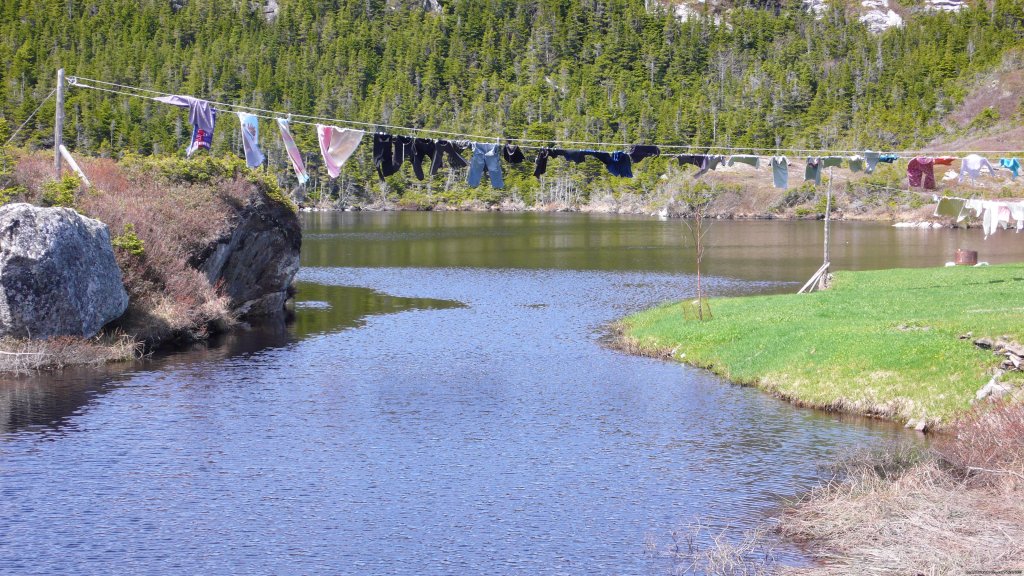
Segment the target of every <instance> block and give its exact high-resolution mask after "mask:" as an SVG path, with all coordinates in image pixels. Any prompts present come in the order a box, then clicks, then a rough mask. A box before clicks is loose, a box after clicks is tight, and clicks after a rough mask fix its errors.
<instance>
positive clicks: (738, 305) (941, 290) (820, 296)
mask: <svg viewBox="0 0 1024 576" xmlns="http://www.w3.org/2000/svg"><path fill="white" fill-rule="evenodd" d="M711 311H712V313H713V315H714V318H713V319H712V320H706V321H704V322H698V321H696V320H689V319H684V315H683V309H682V307H681V305H680V304H679V303H675V304H668V305H664V306H660V307H658V308H654V309H651V310H646V311H644V312H641V313H639V314H635V315H633V316H630V317H628V318H626V319H624V320H623V321H622V328H623V338H624V339H625V341H626V344H627V345H629V346H631V347H633V348H634V349H639V350H641V351H645V352H649V353H655V352H658V351H666V350H673V352H672V356H673V357H674V358H676V359H678V360H680V361H683V362H686V363H689V364H692V365H695V366H701V367H707V368H710V369H711V370H713V371H714V372H716V373H718V374H720V375H722V376H724V377H726V378H729V379H730V380H733V381H735V382H739V383H744V384H754V385H757V386H758V387H761V388H764V389H766V390H769V391H771V392H773V393H776V394H779V395H780V396H783V397H785V398H788V399H791V400H793V401H795V402H797V403H800V404H805V405H809V406H816V407H821V408H830V409H838V410H845V411H850V412H858V413H868V414H874V415H878V416H883V417H888V418H893V419H896V420H901V421H905V420H907V419H910V418H915V419H921V418H926V419H928V420H929V421H931V422H938V421H949V420H950V418H951V417H954V416H956V415H957V414H959V413H962V412H964V411H966V410H967V409H968V408H969V407H970V401H971V399H972V398H973V397H974V394H975V392H976V391H977V390H978V389H979V388H981V387H982V386H983V385H984V384H985V383H986V382H987V381H988V379H989V378H990V377H991V374H990V371H991V369H992V368H994V367H996V366H998V365H999V362H1000V360H1001V358H1000V357H998V356H996V355H995V354H993V353H992V352H991V351H987V350H981V349H979V348H978V347H976V346H974V344H973V342H972V340H973V338H972V339H967V340H963V339H960V338H958V336H960V335H962V334H965V333H967V332H972V333H973V335H974V338H978V337H981V336H989V337H1000V336H1002V337H1006V338H1008V339H1012V340H1017V341H1021V340H1022V339H1021V335H1022V333H1024V265H1022V264H1014V265H1002V266H989V267H980V268H970V267H956V268H925V269H908V270H880V271H872V272H837V273H836V274H835V279H834V281H833V284H832V287H831V288H830V289H828V290H826V291H824V292H815V293H812V294H787V295H778V296H750V297H742V298H722V299H714V300H712V301H711Z"/></svg>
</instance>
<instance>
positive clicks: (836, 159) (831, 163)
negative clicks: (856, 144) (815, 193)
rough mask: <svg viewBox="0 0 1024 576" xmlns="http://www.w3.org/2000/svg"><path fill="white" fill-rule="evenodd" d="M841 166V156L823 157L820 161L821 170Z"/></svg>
mask: <svg viewBox="0 0 1024 576" xmlns="http://www.w3.org/2000/svg"><path fill="white" fill-rule="evenodd" d="M842 165H843V157H842V156H825V157H824V158H822V159H821V167H822V168H834V167H836V166H842Z"/></svg>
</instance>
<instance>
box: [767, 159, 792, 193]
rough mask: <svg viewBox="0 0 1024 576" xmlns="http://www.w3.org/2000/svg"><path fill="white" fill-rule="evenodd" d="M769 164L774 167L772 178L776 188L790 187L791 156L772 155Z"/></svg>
mask: <svg viewBox="0 0 1024 576" xmlns="http://www.w3.org/2000/svg"><path fill="white" fill-rule="evenodd" d="M768 166H769V167H771V169H772V179H773V180H774V183H775V187H776V188H782V189H783V190H784V189H786V188H788V187H789V158H786V157H785V156H772V159H771V161H770V162H769V163H768Z"/></svg>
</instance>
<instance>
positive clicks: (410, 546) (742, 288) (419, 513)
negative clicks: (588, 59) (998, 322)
mask: <svg viewBox="0 0 1024 576" xmlns="http://www.w3.org/2000/svg"><path fill="white" fill-rule="evenodd" d="M304 219H305V221H304V226H305V234H306V235H305V238H304V245H303V262H302V265H303V267H302V269H301V270H300V273H299V280H300V284H299V286H298V295H297V309H296V318H295V321H294V322H293V323H291V324H288V325H281V326H271V327H263V328H260V329H254V330H252V331H250V332H240V333H238V334H236V335H232V336H231V338H229V339H228V341H226V342H222V343H213V345H211V346H210V347H204V348H201V349H196V350H187V351H181V352H177V353H174V354H171V355H168V356H165V357H161V358H154V359H152V360H151V361H149V362H148V363H144V364H141V365H138V366H134V367H131V368H129V369H126V370H122V371H119V372H118V371H116V370H113V369H112V370H111V371H110V372H109V373H106V374H104V373H92V374H91V375H90V376H86V375H84V374H81V373H65V374H62V375H58V376H52V375H49V376H46V375H44V376H43V377H41V378H39V379H36V380H32V379H27V380H26V379H18V380H10V381H6V382H4V383H3V387H2V388H0V390H2V391H3V394H2V395H0V398H2V399H3V400H2V402H3V404H2V405H0V413H2V414H4V418H5V419H4V420H0V421H2V422H5V424H4V428H3V429H2V430H0V534H2V538H0V567H2V568H3V569H4V571H5V572H10V573H18V574H52V573H99V572H109V571H111V570H115V571H120V572H128V573H141V574H147V573H153V574H157V573H169V572H170V573H181V572H187V573H212V572H231V573H238V572H257V573H281V574H291V573H310V572H324V571H330V572H339V573H367V574H466V573H488V574H594V573H599V574H660V573H665V572H666V570H668V569H670V566H669V565H668V564H667V561H666V559H665V558H663V557H662V556H661V555H659V554H657V553H651V550H652V549H654V550H661V549H663V548H664V547H665V546H667V545H668V543H669V541H670V533H671V531H672V530H675V529H678V528H680V527H681V526H684V525H685V524H687V523H689V522H693V521H696V520H698V519H699V520H700V521H701V522H703V523H704V524H705V525H707V526H709V527H711V528H713V529H715V530H725V531H726V532H727V533H728V534H734V533H738V531H742V530H743V529H744V528H746V527H751V526H754V525H756V524H758V523H760V522H762V521H763V520H764V518H765V517H767V516H769V515H770V514H772V513H773V511H774V510H776V509H777V507H778V505H779V499H780V497H785V496H790V495H793V494H796V493H798V492H800V491H802V490H805V489H806V488H808V487H810V486H811V485H813V483H814V482H815V481H816V480H817V479H818V478H820V474H821V472H820V470H819V468H818V466H819V464H821V463H827V462H829V461H832V460H834V459H835V458H837V457H839V456H840V455H841V454H843V453H845V452H846V451H848V450H850V449H853V448H858V447H860V448H869V447H877V446H880V445H883V444H885V443H888V442H891V441H893V440H897V439H902V438H906V437H907V436H906V434H905V433H904V432H903V431H902V430H901V429H898V428H896V427H893V426H890V425H885V424H881V423H874V422H865V421H859V420H853V421H851V420H848V419H844V418H841V417H839V416H836V415H831V414H825V413H819V412H814V411H810V410H800V409H795V408H793V407H791V406H789V405H787V404H784V403H781V402H779V401H776V400H774V399H772V398H770V397H768V396H766V395H764V394H762V393H760V392H758V391H756V390H753V389H749V388H743V387H739V386H733V385H730V384H729V383H727V382H724V381H722V380H720V379H718V378H716V377H714V376H713V375H711V374H709V373H707V372H705V371H702V370H697V369H693V368H689V367H686V366H681V365H676V364H673V363H667V362H662V361H659V360H653V359H649V358H638V357H631V356H627V355H624V354H621V353H618V352H615V351H612V350H608V349H606V348H604V347H602V346H601V345H600V343H599V340H600V338H601V337H602V334H603V329H604V326H606V325H607V323H608V322H611V321H614V320H616V319H617V318H620V317H622V316H624V315H626V314H628V313H630V312H633V311H637V310H640V309H642V308H644V307H647V306H650V305H652V304H655V303H657V302H661V301H664V300H669V299H677V298H680V297H683V296H685V295H687V294H688V291H689V290H691V289H692V281H693V279H692V276H691V273H690V270H689V258H688V253H687V249H686V248H685V246H684V245H683V240H682V238H683V230H684V229H683V224H682V223H681V222H678V221H665V222H662V221H656V220H650V219H643V218H632V217H626V218H623V217H588V216H580V215H558V214H556V215H539V214H514V215H507V214H429V213H402V214H307V215H304ZM816 231H817V232H816ZM894 232H899V233H908V234H906V235H903V236H899V235H895V234H894ZM973 233H977V236H978V239H977V241H978V242H980V232H979V231H921V230H898V231H894V230H892V229H890V228H889V227H887V226H884V225H877V224H845V223H843V224H840V225H837V227H836V230H835V231H834V236H833V237H834V238H836V239H837V243H836V244H835V245H834V246H833V255H834V262H835V263H836V265H837V266H845V267H847V268H857V267H862V268H867V267H888V266H907V265H935V264H936V263H938V264H941V262H943V261H945V259H949V256H948V254H952V250H950V247H951V246H953V250H955V247H959V244H961V243H963V242H974V241H975V240H974V238H973V236H972V234H973ZM712 235H713V237H712V239H711V246H710V248H709V249H708V252H707V256H706V262H707V263H708V265H709V267H710V268H709V270H706V272H708V273H709V274H710V278H709V279H708V286H709V289H710V290H711V291H712V293H713V294H716V295H724V294H750V293H760V292H771V291H789V290H795V287H798V285H799V284H800V283H802V281H803V280H805V279H806V278H805V277H806V276H808V275H809V274H810V273H812V272H813V271H814V269H815V268H817V266H818V264H820V249H821V239H820V223H813V222H716V223H715V225H714V228H713V231H712ZM1012 239H1013V238H1012V237H1007V238H1006V240H1007V241H1009V240H1012ZM993 240H997V242H994V243H991V244H983V245H982V247H983V248H984V250H983V251H982V253H981V259H983V260H990V261H994V260H997V259H998V258H1001V257H1003V256H1002V254H1005V255H1006V257H1007V258H1009V255H1010V254H1011V253H1012V245H1007V246H1004V245H1003V244H1000V242H1002V241H1003V239H1000V238H999V237H997V238H995V239H993ZM847 242H849V244H846V243H847ZM989 242H992V240H990V241H989ZM840 243H841V244H840ZM964 247H969V246H964ZM986 250H987V251H988V253H987V254H986ZM1000 250H1002V251H1003V252H1000ZM12 390H13V392H12ZM50 397H59V398H60V399H59V400H53V401H51V400H48V398H50ZM649 543H650V544H652V546H649V545H648V544H649ZM779 554H780V556H781V557H782V558H783V560H784V561H787V562H791V563H799V562H801V555H800V553H799V551H798V550H791V549H781V550H780V551H779Z"/></svg>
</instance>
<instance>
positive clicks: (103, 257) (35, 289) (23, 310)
mask: <svg viewBox="0 0 1024 576" xmlns="http://www.w3.org/2000/svg"><path fill="white" fill-rule="evenodd" d="M127 307H128V294H127V292H125V290H124V286H123V285H122V283H121V269H120V268H118V266H117V261H116V260H115V259H114V250H113V248H112V247H111V245H110V233H109V232H108V230H107V226H106V224H103V223H102V222H100V221H98V220H93V219H92V218H86V217H85V216H82V215H80V214H78V213H77V212H75V211H74V210H71V209H70V208H40V207H38V206H33V205H31V204H8V205H6V206H3V207H0V335H2V336H13V337H17V338H48V337H51V336H83V337H86V338H88V337H91V336H94V335H95V334H96V333H97V332H99V330H100V328H102V327H103V325H105V324H106V323H108V322H110V321H111V320H114V319H116V318H118V317H119V316H121V314H123V313H124V311H125V308H127Z"/></svg>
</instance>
